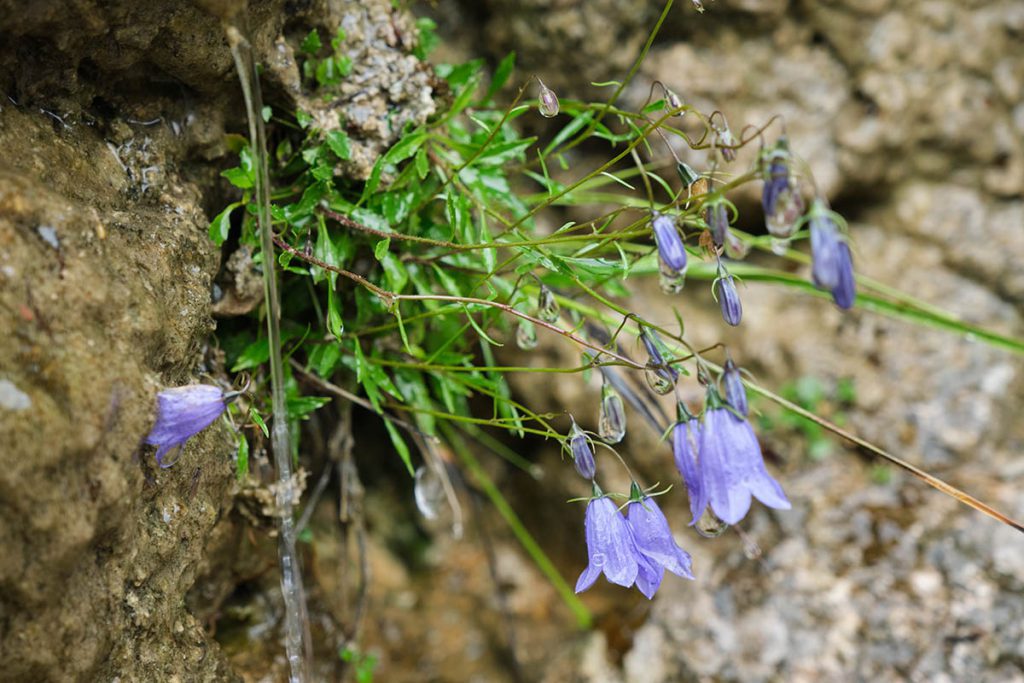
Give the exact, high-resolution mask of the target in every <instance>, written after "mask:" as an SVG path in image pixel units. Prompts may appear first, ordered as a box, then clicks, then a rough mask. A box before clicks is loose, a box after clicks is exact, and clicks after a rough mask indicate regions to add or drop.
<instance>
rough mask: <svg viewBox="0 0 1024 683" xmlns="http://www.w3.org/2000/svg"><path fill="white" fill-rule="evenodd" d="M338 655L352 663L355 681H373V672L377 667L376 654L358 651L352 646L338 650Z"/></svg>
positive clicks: (358, 682)
mask: <svg viewBox="0 0 1024 683" xmlns="http://www.w3.org/2000/svg"><path fill="white" fill-rule="evenodd" d="M338 657H339V658H340V659H341V661H343V662H348V663H349V664H351V665H352V671H353V675H354V676H355V680H356V683H373V672H374V671H375V670H376V669H377V662H378V660H377V656H376V655H371V654H366V653H363V652H359V651H358V650H356V649H355V648H352V647H344V648H342V649H340V650H338Z"/></svg>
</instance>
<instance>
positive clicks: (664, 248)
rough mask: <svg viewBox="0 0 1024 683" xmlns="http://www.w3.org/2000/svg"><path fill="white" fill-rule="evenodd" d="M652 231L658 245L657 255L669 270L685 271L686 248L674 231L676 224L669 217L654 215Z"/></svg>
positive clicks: (676, 231)
mask: <svg viewBox="0 0 1024 683" xmlns="http://www.w3.org/2000/svg"><path fill="white" fill-rule="evenodd" d="M651 227H652V228H653V230H654V241H655V242H656V243H657V245H658V255H659V256H661V259H662V260H663V261H664V262H665V265H667V266H668V267H669V268H671V269H672V270H674V271H675V272H677V273H682V272H685V271H686V248H685V247H684V246H683V240H682V238H681V237H680V236H679V231H678V230H676V222H675V219H673V218H672V217H671V216H667V215H665V214H662V213H657V212H656V213H655V214H654V220H652V221H651Z"/></svg>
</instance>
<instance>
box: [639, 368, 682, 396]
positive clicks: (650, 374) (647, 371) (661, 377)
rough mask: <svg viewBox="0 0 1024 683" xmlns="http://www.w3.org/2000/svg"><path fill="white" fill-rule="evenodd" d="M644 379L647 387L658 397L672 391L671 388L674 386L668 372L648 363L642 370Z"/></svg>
mask: <svg viewBox="0 0 1024 683" xmlns="http://www.w3.org/2000/svg"><path fill="white" fill-rule="evenodd" d="M644 377H645V378H646V379H647V386H649V387H650V388H651V391H653V392H654V393H656V394H658V395H659V396H664V395H665V394H667V393H668V392H670V391H672V387H674V386H675V385H676V383H675V381H674V379H673V378H672V375H671V373H669V371H668V370H666V369H665V368H664V367H658V366H656V365H652V364H651V363H648V364H647V367H646V368H644Z"/></svg>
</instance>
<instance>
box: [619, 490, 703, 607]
mask: <svg viewBox="0 0 1024 683" xmlns="http://www.w3.org/2000/svg"><path fill="white" fill-rule="evenodd" d="M627 515H628V521H629V528H630V530H631V531H632V532H633V540H634V541H635V542H636V547H637V549H638V550H639V551H640V553H641V554H642V555H646V556H647V557H648V558H650V559H651V560H653V561H654V562H656V563H657V564H659V565H660V566H662V567H664V568H665V569H667V570H669V571H670V572H672V573H673V574H675V575H676V576H681V577H683V578H687V579H692V578H693V573H692V572H691V571H690V554H689V553H687V552H686V551H685V550H683V549H682V548H680V547H679V546H678V545H677V544H676V541H675V539H674V538H673V537H672V530H671V529H670V528H669V526H668V520H667V519H665V515H664V513H662V511H661V508H659V507H658V504H657V503H656V502H655V501H654V499H653V498H645V499H644V500H643V501H642V502H640V501H633V502H631V503H630V504H629V509H628V512H627ZM648 597H649V596H648Z"/></svg>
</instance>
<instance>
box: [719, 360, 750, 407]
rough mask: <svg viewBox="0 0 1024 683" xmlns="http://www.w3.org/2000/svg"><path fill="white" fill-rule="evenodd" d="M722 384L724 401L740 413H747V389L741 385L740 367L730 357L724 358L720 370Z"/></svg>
mask: <svg viewBox="0 0 1024 683" xmlns="http://www.w3.org/2000/svg"><path fill="white" fill-rule="evenodd" d="M722 384H723V385H724V387H723V388H724V389H725V402H726V403H728V404H729V405H731V406H732V407H733V408H735V409H736V412H738V413H739V414H741V415H747V413H748V412H749V407H748V405H747V390H746V387H744V386H743V378H742V377H740V369H739V368H738V367H736V364H735V363H733V362H732V358H726V360H725V366H724V369H723V372H722Z"/></svg>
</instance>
